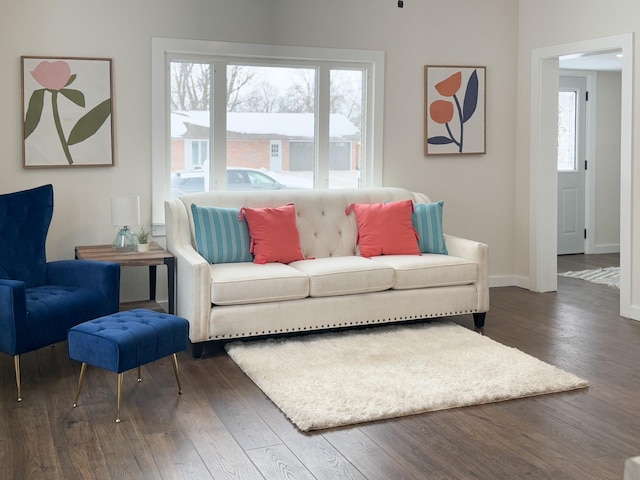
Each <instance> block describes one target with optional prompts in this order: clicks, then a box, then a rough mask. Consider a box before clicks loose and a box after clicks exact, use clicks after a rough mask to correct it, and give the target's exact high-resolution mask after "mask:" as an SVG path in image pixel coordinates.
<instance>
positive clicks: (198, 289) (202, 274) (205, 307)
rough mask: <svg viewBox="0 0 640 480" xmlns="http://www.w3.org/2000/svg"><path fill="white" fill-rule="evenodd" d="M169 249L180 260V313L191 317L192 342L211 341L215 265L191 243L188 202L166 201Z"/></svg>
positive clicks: (178, 280)
mask: <svg viewBox="0 0 640 480" xmlns="http://www.w3.org/2000/svg"><path fill="white" fill-rule="evenodd" d="M165 221H166V226H167V250H168V251H169V252H170V253H171V254H172V255H173V256H174V257H175V259H176V277H177V280H176V285H177V289H176V314H177V315H179V316H181V317H184V318H186V319H187V320H189V324H190V328H189V338H190V339H191V341H192V342H202V341H207V340H209V318H210V316H211V283H212V279H211V266H210V265H209V263H208V262H207V261H206V260H205V259H204V258H203V257H202V256H201V255H200V254H199V253H198V252H197V250H196V249H195V248H193V245H192V243H191V230H190V225H189V217H188V215H187V210H186V207H185V205H184V203H183V202H182V201H181V200H179V199H176V200H167V201H165Z"/></svg>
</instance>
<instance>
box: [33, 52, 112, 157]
mask: <svg viewBox="0 0 640 480" xmlns="http://www.w3.org/2000/svg"><path fill="white" fill-rule="evenodd" d="M28 74H30V75H31V77H32V78H33V79H34V80H35V81H36V82H37V84H38V85H39V86H40V87H42V88H35V89H34V90H33V91H32V92H31V96H30V97H29V102H28V107H27V108H26V114H25V118H24V140H25V141H26V140H27V139H28V138H29V137H30V136H31V135H32V134H33V133H34V132H35V131H36V129H38V128H50V127H45V126H44V125H41V120H42V118H43V112H44V111H45V109H48V108H50V109H51V110H50V112H51V116H50V117H49V118H52V119H53V127H54V128H55V134H56V136H57V138H58V140H59V144H60V148H61V149H62V152H63V153H64V157H65V159H66V162H67V163H68V165H73V164H74V158H73V155H72V151H71V148H70V147H72V146H73V145H78V144H80V143H81V142H85V141H86V140H88V139H89V138H91V137H92V136H93V135H95V134H96V132H97V131H98V130H99V129H100V127H101V126H102V125H103V124H104V123H105V122H106V120H107V119H108V118H109V116H110V115H111V98H110V96H108V97H107V98H106V99H104V100H101V101H98V102H97V103H96V104H95V105H93V106H91V107H90V108H87V104H86V103H87V102H86V97H85V93H83V91H81V90H80V89H78V88H73V87H72V85H73V84H74V83H76V82H77V81H78V80H79V79H78V74H77V73H74V72H73V71H72V67H71V63H70V62H69V61H67V60H62V59H61V60H55V61H49V60H42V61H40V62H39V63H38V64H37V65H36V67H35V68H33V70H31V71H29V72H28ZM25 75H27V72H25ZM25 94H26V92H25ZM62 102H70V103H71V104H72V105H73V106H74V110H73V112H72V113H73V115H77V120H76V121H75V122H74V123H71V124H70V123H69V118H70V117H71V119H72V120H73V118H72V116H73V115H72V114H71V113H69V112H70V109H69V108H67V109H66V110H65V112H66V113H65V115H62V114H61V105H62ZM76 112H77V113H76ZM63 118H64V119H65V120H66V123H64V122H63ZM49 122H51V120H50V119H49ZM49 125H50V123H49ZM65 126H66V129H67V131H65ZM53 138H55V137H53Z"/></svg>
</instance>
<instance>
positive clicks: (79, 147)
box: [21, 56, 114, 168]
mask: <svg viewBox="0 0 640 480" xmlns="http://www.w3.org/2000/svg"><path fill="white" fill-rule="evenodd" d="M21 61H22V144H23V148H22V166H23V167H24V168H46V167H95V166H113V164H114V161H113V111H112V109H113V91H112V90H113V88H112V78H111V59H110V58H74V57H26V56H23V57H21Z"/></svg>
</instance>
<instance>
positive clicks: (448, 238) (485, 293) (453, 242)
mask: <svg viewBox="0 0 640 480" xmlns="http://www.w3.org/2000/svg"><path fill="white" fill-rule="evenodd" d="M444 241H445V244H446V245H447V251H448V252H449V255H453V256H455V257H461V258H466V259H467V260H471V261H473V262H475V263H477V264H478V283H477V284H476V286H477V288H478V311H479V312H487V311H489V246H488V245H486V244H484V243H480V242H476V241H474V240H468V239H466V238H461V237H455V236H453V235H447V234H445V235H444Z"/></svg>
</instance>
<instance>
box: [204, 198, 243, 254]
mask: <svg viewBox="0 0 640 480" xmlns="http://www.w3.org/2000/svg"><path fill="white" fill-rule="evenodd" d="M191 213H192V214H193V223H194V226H195V235H196V248H197V249H198V253H199V254H200V255H202V256H203V257H204V258H205V259H206V260H207V261H208V262H209V263H235V262H252V261H253V256H252V255H251V253H250V251H249V247H250V239H249V227H248V226H247V222H246V220H245V219H244V218H242V220H239V219H238V216H239V214H240V209H239V208H218V207H201V206H198V205H195V204H191Z"/></svg>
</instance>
